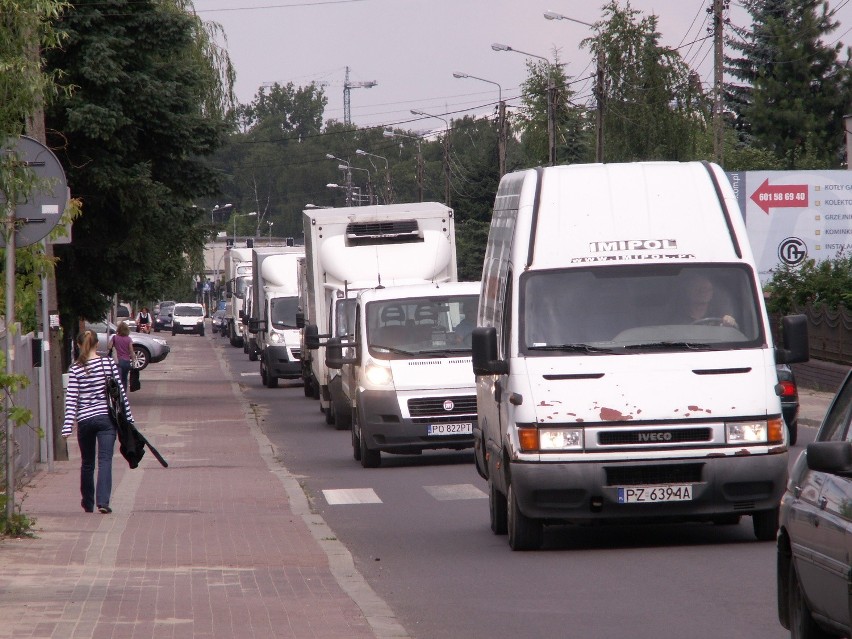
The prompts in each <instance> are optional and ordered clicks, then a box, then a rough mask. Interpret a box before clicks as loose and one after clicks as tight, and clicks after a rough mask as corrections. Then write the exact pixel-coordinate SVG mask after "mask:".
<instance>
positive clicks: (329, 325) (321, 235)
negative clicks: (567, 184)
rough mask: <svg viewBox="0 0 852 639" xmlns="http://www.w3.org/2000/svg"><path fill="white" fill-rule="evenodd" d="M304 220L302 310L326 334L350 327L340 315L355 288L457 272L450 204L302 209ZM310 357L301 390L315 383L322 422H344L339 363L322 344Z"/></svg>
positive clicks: (438, 278)
mask: <svg viewBox="0 0 852 639" xmlns="http://www.w3.org/2000/svg"><path fill="white" fill-rule="evenodd" d="M303 220H304V228H305V274H306V293H307V295H306V298H307V299H306V305H305V308H304V309H303V313H304V317H305V318H307V319H305V322H306V323H307V324H309V325H311V326H314V327H315V330H316V332H317V334H319V335H320V336H323V337H325V338H327V337H330V336H335V335H337V336H339V335H341V334H349V332H350V330H351V329H350V328H349V326H347V325H346V324H347V323H348V322H347V321H346V320H347V318H348V317H351V313H350V309H351V308H353V307H354V297H355V295H356V294H357V292H358V291H360V290H363V289H366V288H374V287H376V286H398V285H401V284H412V283H422V282H454V281H456V279H457V275H456V242H455V225H454V218H453V211H452V209H450V208H448V207H446V206H444V205H443V204H438V203H435V202H419V203H410V204H390V205H382V206H359V207H346V208H335V209H306V210H305V211H304V214H303ZM307 328H308V327H307V326H306V327H305V330H306V335H307ZM310 362H311V366H310V371H306V375H307V378H306V379H305V384H306V391H305V394H306V395H308V394H309V392H308V387H310V388H312V389H313V390H312V391H311V393H310V394H311V395H312V396H314V397H318V398H319V401H320V409H321V410H322V411H323V412H324V413H325V418H326V422H327V423H329V424H332V423H334V424H335V425H336V426H337V427H338V428H340V429H343V428H346V427H348V425H349V416H348V415H345V414H344V415H340V416H339V417H338V416H335V408H343V409H344V410H345V407H346V406H347V402H346V400H345V398H344V397H343V396H342V391H341V389H340V380H339V371H336V370H335V371H331V372H330V371H329V369H328V367H327V366H326V364H325V353H324V349H320V351H318V352H314V353H311V360H310ZM332 393H333V394H334V397H332ZM332 400H334V401H332Z"/></svg>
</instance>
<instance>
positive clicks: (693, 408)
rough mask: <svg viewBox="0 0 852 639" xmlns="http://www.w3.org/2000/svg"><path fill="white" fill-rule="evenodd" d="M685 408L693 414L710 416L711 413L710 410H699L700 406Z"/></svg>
mask: <svg viewBox="0 0 852 639" xmlns="http://www.w3.org/2000/svg"><path fill="white" fill-rule="evenodd" d="M687 408H688V409H689V410H691V411H692V412H693V413H707V414H708V415H711V414H712V413H713V411H712V410H710V409H708V408H701V407H700V406H687Z"/></svg>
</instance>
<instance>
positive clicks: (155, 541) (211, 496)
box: [0, 336, 407, 639]
mask: <svg viewBox="0 0 852 639" xmlns="http://www.w3.org/2000/svg"><path fill="white" fill-rule="evenodd" d="M170 342H171V344H172V351H171V354H170V355H169V356H168V358H167V359H166V360H165V361H164V362H161V363H159V364H153V365H151V366H149V367H148V368H147V369H146V370H145V371H143V373H142V390H141V391H139V392H137V393H133V394H131V396H130V401H131V406H132V408H133V412H134V416H135V417H136V421H137V425H138V426H139V428H140V430H141V431H142V432H143V433H144V434H145V435H146V436H147V437H148V438H149V439H150V440H151V442H152V444H154V445H155V446H156V447H157V449H158V450H159V451H160V452H161V453H162V454H163V456H164V457H165V458H166V460H167V461H168V462H169V468H162V467H161V466H160V465H159V464H158V463H157V461H156V460H155V459H154V457H153V455H150V452H149V453H148V454H146V456H145V459H144V460H143V461H142V464H141V465H140V467H139V468H137V469H135V470H130V469H129V468H128V466H127V463H126V462H125V461H124V458H122V457H121V455H120V454H119V453H118V451H117V449H116V454H115V459H114V462H113V497H112V502H111V506H112V508H113V511H114V512H113V513H112V514H110V515H100V514H98V513H91V514H89V513H84V512H83V510H82V509H81V508H80V505H79V503H80V493H79V488H78V486H79V449H78V447H77V443H76V439H74V438H72V439H70V440H69V442H68V444H69V453H70V456H71V459H70V461H67V462H56V463H55V472H53V473H47V472H41V473H39V474H38V475H37V476H36V477H35V478H34V480H33V481H32V482H31V483H30V484H29V485H28V486H26V487H23V488H22V489H21V491H20V492H19V500H20V499H23V511H24V512H25V513H27V514H28V515H30V516H33V517H35V518H36V520H37V523H36V530H35V532H36V537H35V538H32V539H30V538H24V539H8V540H3V541H0V637H2V638H4V639H5V638H12V637H14V638H15V639H20V638H23V637H37V638H47V637H51V638H74V637H79V638H84V637H85V638H87V639H88V638H107V637H110V638H119V637H128V638H137V637H140V638H141V637H150V638H154V637H156V638H157V639H160V638H162V637H211V638H212V637H221V638H223V639H224V638H227V639H233V638H236V637H247V638H259V637H294V638H302V637H311V638H330V639H331V638H340V637H347V638H349V637H353V638H358V637H404V636H407V635H406V634H405V631H404V629H403V628H402V627H401V626H400V625H399V624H398V623H397V622H396V620H395V619H394V617H393V614H392V612H391V611H390V610H389V608H388V607H387V606H386V604H385V603H384V602H383V601H382V600H381V599H379V598H378V597H377V596H376V595H375V593H374V592H373V591H372V589H371V588H370V587H369V586H368V585H367V583H366V582H365V581H364V580H363V578H361V576H360V574H359V573H358V572H357V570H356V569H355V567H354V564H353V562H352V558H351V555H350V554H349V552H348V551H347V550H346V548H345V547H344V546H343V545H342V544H341V543H340V542H338V541H337V540H336V537H335V535H334V533H333V532H332V531H331V530H330V529H329V528H328V526H327V525H326V524H325V522H324V521H323V520H322V518H321V517H319V516H317V515H315V514H313V513H312V512H311V510H310V506H309V504H308V502H307V499H306V498H305V495H304V493H303V492H302V490H301V487H300V486H299V484H298V482H297V481H296V480H295V479H294V478H293V477H292V476H291V475H290V474H289V473H288V472H287V470H286V469H285V468H284V467H283V466H282V465H281V464H280V463H279V462H278V461H277V460H276V459H275V452H274V450H273V449H272V445H271V443H270V442H269V440H268V439H267V438H266V437H265V435H263V433H262V432H261V431H260V429H259V428H258V427H257V425H256V423H255V421H254V418H253V417H252V415H251V412H250V410H249V407H248V405H247V404H246V402H245V401H244V399H243V397H242V394H241V393H240V391H239V387H238V386H237V384H236V383H233V382H231V380H230V376H229V375H228V372H227V366H226V364H225V362H224V360H223V359H222V357H221V352H220V349H219V348H217V347H214V343H213V341H212V340H211V339H210V338H209V337H207V338H197V337H195V336H178V337H173V338H170ZM116 448H117V447H116Z"/></svg>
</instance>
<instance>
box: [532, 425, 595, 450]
mask: <svg viewBox="0 0 852 639" xmlns="http://www.w3.org/2000/svg"><path fill="white" fill-rule="evenodd" d="M518 440H519V441H520V444H521V450H522V451H523V452H525V453H532V452H537V451H540V452H543V453H544V452H556V451H562V450H583V445H584V437H583V429H582V428H568V427H566V428H537V427H536V426H535V425H528V424H524V425H521V424H518Z"/></svg>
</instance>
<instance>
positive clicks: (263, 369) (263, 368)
mask: <svg viewBox="0 0 852 639" xmlns="http://www.w3.org/2000/svg"><path fill="white" fill-rule="evenodd" d="M260 383H261V384H263V385H264V386H266V366H264V365H263V362H261V363H260Z"/></svg>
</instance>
